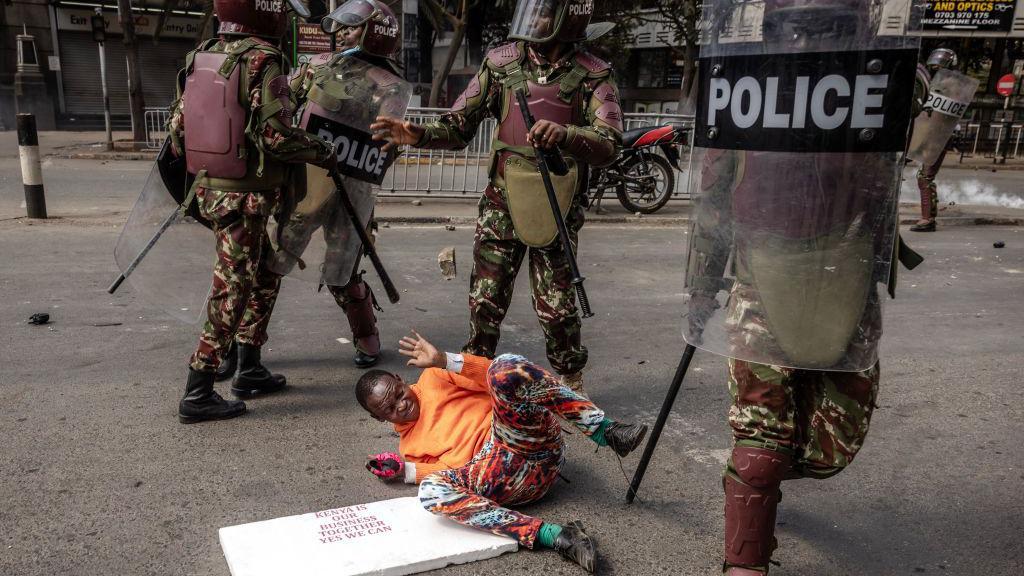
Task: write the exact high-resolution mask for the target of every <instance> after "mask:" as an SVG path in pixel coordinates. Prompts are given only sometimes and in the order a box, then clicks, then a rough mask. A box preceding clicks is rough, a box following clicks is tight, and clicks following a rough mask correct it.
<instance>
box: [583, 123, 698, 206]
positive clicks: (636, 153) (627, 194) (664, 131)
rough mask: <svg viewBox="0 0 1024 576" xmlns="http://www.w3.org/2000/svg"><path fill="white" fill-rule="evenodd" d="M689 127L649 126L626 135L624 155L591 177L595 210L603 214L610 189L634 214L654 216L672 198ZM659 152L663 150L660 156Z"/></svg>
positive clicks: (623, 137)
mask: <svg viewBox="0 0 1024 576" xmlns="http://www.w3.org/2000/svg"><path fill="white" fill-rule="evenodd" d="M687 132H688V127H687V126H684V125H682V124H667V125H664V126H654V127H651V126H645V127H642V128H634V129H632V130H627V131H626V132H624V133H623V134H622V152H621V153H620V154H619V157H618V158H617V159H616V160H615V162H614V163H613V164H612V165H610V166H606V167H605V168H597V169H594V172H593V173H592V174H591V185H590V190H591V192H592V196H591V197H592V200H591V203H590V206H591V207H595V206H596V209H595V210H596V212H597V213H598V214H600V213H602V212H603V211H602V209H601V200H602V199H603V198H604V194H605V192H606V191H607V190H608V189H609V188H613V189H614V190H615V194H616V196H618V198H619V202H620V203H621V204H622V206H623V207H624V208H625V209H626V210H629V211H630V212H631V213H634V214H636V213H638V212H639V213H641V214H653V213H654V212H657V211H658V210H659V209H661V207H662V206H664V205H665V204H666V203H667V202H668V201H669V199H670V198H671V197H672V191H673V190H675V185H676V179H675V172H674V170H673V169H675V170H681V169H682V168H680V166H679V148H680V147H682V146H685V145H686V144H687ZM656 149H660V150H661V154H658V153H657V151H656Z"/></svg>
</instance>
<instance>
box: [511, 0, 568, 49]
mask: <svg viewBox="0 0 1024 576" xmlns="http://www.w3.org/2000/svg"><path fill="white" fill-rule="evenodd" d="M558 4H559V3H558V2H557V1H556V0H519V3H518V4H516V12H515V14H514V15H513V16H512V26H511V27H510V28H509V35H508V37H509V38H512V39H515V40H525V41H527V42H536V43H538V44H543V43H545V42H549V41H550V40H552V39H554V38H555V36H556V35H557V34H558V25H559V23H560V20H561V18H560V17H561V14H560V12H562V11H560V10H559V5H558ZM563 7H564V5H563Z"/></svg>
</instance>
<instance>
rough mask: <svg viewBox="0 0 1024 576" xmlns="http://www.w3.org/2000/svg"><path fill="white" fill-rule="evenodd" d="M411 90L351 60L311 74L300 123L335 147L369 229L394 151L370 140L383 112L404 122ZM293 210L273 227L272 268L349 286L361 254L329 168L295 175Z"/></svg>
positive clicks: (350, 191)
mask: <svg viewBox="0 0 1024 576" xmlns="http://www.w3.org/2000/svg"><path fill="white" fill-rule="evenodd" d="M411 95H412V87H411V86H410V85H409V84H408V83H407V82H405V81H404V80H402V79H401V78H399V77H397V76H395V75H394V74H393V73H392V72H390V71H388V70H385V69H383V68H379V67H377V66H374V65H373V64H370V63H369V62H366V61H364V60H361V59H359V58H356V57H352V56H343V55H338V56H336V57H335V58H333V59H331V60H330V61H328V62H327V63H326V64H324V65H322V66H321V69H319V70H316V71H315V72H314V74H313V81H312V87H311V88H310V90H309V94H308V100H307V102H305V103H304V105H303V108H302V111H301V115H300V121H299V125H300V126H301V127H302V128H303V129H305V130H306V131H308V132H310V133H312V134H317V135H319V136H321V137H324V138H326V139H328V140H330V141H332V142H334V145H335V149H336V151H337V154H338V171H339V172H340V173H341V174H342V175H343V176H342V180H343V182H344V183H345V190H346V191H347V192H348V195H349V198H350V199H351V200H352V205H353V207H354V208H355V210H356V212H357V215H358V217H359V221H360V222H363V223H364V226H365V225H367V224H369V221H370V215H371V214H372V212H373V206H374V202H375V199H376V190H375V189H374V188H373V185H374V184H380V182H382V181H383V179H384V175H385V174H386V172H387V169H388V167H389V166H390V165H391V163H392V162H394V159H395V156H396V153H395V152H394V150H392V151H390V152H387V153H385V152H383V151H382V147H383V145H384V143H383V142H376V141H373V140H372V139H371V137H372V133H371V131H370V124H371V123H372V122H373V121H374V119H375V118H376V117H377V116H378V115H384V116H392V117H397V118H401V117H403V116H404V115H405V110H406V108H407V106H408V105H409V98H410V96H411ZM292 183H293V185H292V197H293V199H294V200H293V206H292V208H291V210H289V211H288V212H287V214H286V215H285V216H284V217H283V218H282V221H281V222H279V223H277V225H276V226H274V227H273V228H272V229H271V231H270V232H271V237H272V238H275V241H276V244H277V252H276V254H275V256H274V257H273V258H272V259H271V269H272V270H274V271H275V272H277V273H279V274H292V275H294V276H298V277H300V278H304V279H307V280H310V281H313V282H317V283H321V284H327V285H331V286H344V285H345V284H348V282H349V280H350V279H351V277H352V274H353V272H354V271H355V267H356V264H357V262H358V258H359V255H360V252H361V249H362V245H361V243H360V242H359V240H358V238H357V236H356V233H355V230H354V229H353V228H352V222H351V219H350V218H349V216H348V214H347V213H346V212H345V211H344V209H343V208H342V207H341V203H340V202H339V200H338V196H337V193H336V191H335V187H334V182H333V181H332V179H331V177H330V175H329V174H328V173H327V171H326V170H323V169H321V168H317V167H315V166H307V167H306V169H305V172H304V173H300V174H297V175H296V177H293V178H292Z"/></svg>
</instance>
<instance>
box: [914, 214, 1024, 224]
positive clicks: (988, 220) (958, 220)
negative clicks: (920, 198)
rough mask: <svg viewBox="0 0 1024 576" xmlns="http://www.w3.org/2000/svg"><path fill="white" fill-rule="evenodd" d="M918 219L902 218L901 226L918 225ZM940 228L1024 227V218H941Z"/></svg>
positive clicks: (937, 219) (937, 222) (938, 221)
mask: <svg viewBox="0 0 1024 576" xmlns="http://www.w3.org/2000/svg"><path fill="white" fill-rule="evenodd" d="M917 221H918V219H917V218H901V219H900V224H917ZM935 223H936V225H938V226H1024V218H1016V217H1013V216H939V217H938V218H936V219H935Z"/></svg>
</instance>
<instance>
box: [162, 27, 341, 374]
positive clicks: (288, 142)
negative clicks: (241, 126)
mask: <svg viewBox="0 0 1024 576" xmlns="http://www.w3.org/2000/svg"><path fill="white" fill-rule="evenodd" d="M243 42H248V43H250V44H251V45H252V46H253V48H252V49H249V50H247V51H245V52H244V53H243V54H242V55H241V57H240V58H239V64H238V65H239V66H241V67H242V76H241V82H242V87H241V89H240V91H241V92H242V95H243V98H244V100H245V101H246V107H247V108H248V113H247V130H246V138H247V142H248V146H247V150H246V152H247V163H248V171H247V174H246V177H245V178H243V179H241V180H233V179H232V180H229V179H216V178H208V177H204V178H200V179H199V180H197V184H196V198H197V200H198V203H199V209H200V212H201V213H202V215H203V216H204V217H206V218H208V219H209V220H210V221H211V222H212V223H213V225H214V231H215V234H216V238H217V262H216V264H215V266H214V275H213V287H212V288H211V290H210V297H209V300H208V301H207V321H206V323H205V324H204V325H203V330H202V333H201V335H200V337H199V346H198V348H197V349H196V351H195V353H194V354H193V355H192V358H191V361H190V364H191V367H192V368H193V369H194V370H197V371H200V372H210V371H214V370H216V369H217V367H218V366H219V365H220V362H221V360H222V357H223V355H224V353H225V352H226V351H227V350H228V347H229V346H230V344H231V341H232V338H234V339H237V340H238V341H239V342H241V343H243V344H252V345H254V346H262V345H263V343H264V342H265V341H266V339H267V332H266V329H267V324H268V323H269V321H270V315H271V313H272V311H273V309H274V303H275V302H276V300H277V293H278V289H279V287H280V282H281V278H280V276H278V275H277V274H274V273H273V272H271V271H270V270H269V269H268V268H267V266H266V258H267V256H268V254H269V252H270V243H269V237H268V236H267V232H266V226H267V222H268V219H269V218H270V217H271V216H272V215H276V214H277V213H278V211H279V210H280V207H281V203H282V185H283V183H284V177H285V171H286V166H285V163H292V162H302V163H304V162H325V161H327V159H328V158H329V157H330V154H331V150H332V148H331V146H330V144H328V143H327V142H325V141H324V140H322V139H320V138H316V137H315V136H311V135H309V134H306V133H305V132H303V131H301V130H295V129H293V128H292V126H291V112H292V111H293V110H294V109H295V105H294V100H293V99H292V96H291V94H290V93H283V92H282V91H281V89H280V84H278V83H274V80H276V79H278V78H279V77H280V76H281V75H282V73H283V70H282V62H283V58H282V57H281V54H280V51H278V50H277V49H276V48H274V47H272V46H271V45H269V44H268V43H266V42H264V41H255V40H254V39H252V38H247V39H241V40H234V41H224V40H216V41H214V42H212V43H209V44H206V45H204V46H202V47H200V50H208V51H223V52H230V51H232V50H233V49H237V48H238V47H239V46H241V43H243ZM189 59H191V55H190V56H189ZM285 92H287V91H285ZM183 119H184V115H183V105H182V100H181V97H180V94H179V98H178V100H177V102H176V103H175V105H174V107H173V108H172V114H171V119H170V121H169V125H168V128H169V132H170V133H171V134H172V138H173V139H175V140H177V139H178V135H179V133H180V132H182V131H184V132H185V135H186V139H187V130H188V129H189V127H188V126H184V125H183V124H184V122H183ZM193 129H201V127H193ZM178 147H179V149H180V143H179V144H178Z"/></svg>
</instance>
